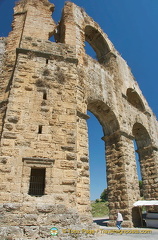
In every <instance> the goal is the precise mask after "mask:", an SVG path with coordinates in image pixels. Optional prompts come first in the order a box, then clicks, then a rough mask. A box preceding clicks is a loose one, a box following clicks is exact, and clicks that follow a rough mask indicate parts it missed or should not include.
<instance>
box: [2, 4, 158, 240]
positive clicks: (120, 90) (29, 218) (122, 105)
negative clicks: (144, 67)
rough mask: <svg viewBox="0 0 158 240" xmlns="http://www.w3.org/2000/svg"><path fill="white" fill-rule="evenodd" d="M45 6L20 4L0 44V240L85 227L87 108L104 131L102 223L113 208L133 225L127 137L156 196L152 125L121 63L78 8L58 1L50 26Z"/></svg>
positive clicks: (134, 184)
mask: <svg viewBox="0 0 158 240" xmlns="http://www.w3.org/2000/svg"><path fill="white" fill-rule="evenodd" d="M53 10H54V5H52V4H51V3H49V1H48V0H41V1H38V0H34V1H33V0H21V1H19V2H18V3H17V4H16V7H15V9H14V21H13V30H12V32H11V33H10V34H9V36H8V38H6V39H5V38H0V69H1V70H2V72H1V79H0V133H1V134H0V136H1V139H0V140H1V152H0V155H1V156H0V174H1V176H0V180H1V186H0V190H1V195H0V202H1V207H0V211H1V213H2V215H1V226H2V228H1V235H0V236H2V238H5V237H8V236H10V237H14V236H16V237H18V236H19V237H21V238H22V239H27V238H30V239H33V238H37V239H38V234H39V239H42V238H44V239H49V238H50V233H49V230H50V228H51V226H52V224H54V225H57V226H59V227H61V226H64V227H66V226H70V225H71V224H73V225H78V226H79V225H80V224H81V223H82V222H86V223H87V224H89V223H90V222H92V216H91V212H90V199H89V182H90V181H89V157H88V156H89V154H88V129H87V120H88V118H89V116H88V115H87V110H89V111H91V112H92V113H93V114H94V115H95V116H96V117H97V119H98V121H99V122H100V124H101V126H102V128H103V132H104V136H103V138H102V140H103V141H105V143H106V144H105V146H106V164H107V178H108V199H109V208H110V220H111V221H110V224H112V225H114V224H115V223H114V216H115V211H116V210H117V209H120V211H121V212H122V214H123V216H124V219H125V220H124V226H132V225H133V222H132V221H134V220H133V219H132V214H131V212H132V206H133V203H134V202H135V201H136V200H138V199H140V192H139V186H138V177H137V173H136V161H135V149H134V144H133V140H135V141H136V143H137V148H138V149H137V152H138V154H139V160H140V165H141V172H142V177H143V192H144V197H145V198H146V199H157V197H158V186H157V183H158V178H157V176H158V162H157V158H158V124H157V120H156V118H155V116H154V114H153V112H152V110H151V109H150V107H149V106H148V104H147V102H146V100H145V98H144V96H143V95H142V92H141V90H140V88H139V86H138V84H137V83H136V81H135V79H134V77H133V75H132V73H131V71H130V69H129V67H128V66H127V64H126V62H125V61H124V60H123V59H122V57H121V56H120V55H119V53H118V52H117V51H116V50H115V48H114V46H113V44H112V43H111V42H110V40H109V39H108V37H107V35H106V34H105V33H103V31H102V30H101V28H100V27H99V25H98V24H97V23H96V22H94V21H93V19H92V18H90V17H89V16H88V15H87V14H86V13H85V12H84V11H83V9H81V8H80V7H78V6H76V5H75V4H73V3H72V2H66V3H65V6H64V10H63V15H62V18H61V21H60V23H59V25H58V26H56V24H55V22H54V21H53V19H52V16H51V15H52V11H53ZM26 13H27V14H26ZM39 23H40V24H39ZM53 34H54V36H55V39H56V42H51V41H49V40H48V38H49V37H50V36H52V35H53ZM85 41H87V42H89V44H90V45H91V46H92V47H93V48H94V49H95V51H96V55H97V58H98V60H94V59H92V58H91V57H89V56H88V55H87V54H86V53H85V49H84V45H85ZM94 131H95V129H94ZM33 174H35V175H33ZM36 174H37V175H36ZM36 178H37V179H36ZM33 179H36V180H37V181H34V180H33ZM39 179H43V180H41V182H40V184H41V185H40V186H42V187H41V188H40V187H39V185H36V184H35V185H34V183H35V182H36V183H39V181H40V180H39ZM32 184H33V185H34V186H33V187H32ZM39 188H40V191H41V192H42V193H41V192H40V194H39V192H38V191H37V190H38V189H39ZM59 203H60V204H61V205H60V204H59ZM16 226H17V228H16ZM80 226H81V225H80ZM11 230H12V231H13V232H12V233H11ZM7 234H8V235H7ZM62 237H63V239H64V238H65V236H61V239H62ZM70 239H71V238H70ZM66 240H67V238H66Z"/></svg>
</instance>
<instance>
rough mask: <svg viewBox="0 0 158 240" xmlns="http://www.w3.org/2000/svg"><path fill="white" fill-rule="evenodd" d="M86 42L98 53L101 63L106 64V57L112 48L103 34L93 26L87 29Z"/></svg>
mask: <svg viewBox="0 0 158 240" xmlns="http://www.w3.org/2000/svg"><path fill="white" fill-rule="evenodd" d="M85 41H86V42H88V43H89V44H90V45H91V47H92V48H93V50H94V51H95V53H96V56H97V57H96V58H97V59H98V61H99V62H100V63H104V62H106V55H107V53H109V52H110V48H109V46H108V44H107V42H106V40H105V39H104V37H103V36H102V34H101V33H100V32H99V31H98V30H97V29H95V28H93V27H92V26H89V25H88V26H86V27H85Z"/></svg>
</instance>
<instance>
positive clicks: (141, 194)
mask: <svg viewBox="0 0 158 240" xmlns="http://www.w3.org/2000/svg"><path fill="white" fill-rule="evenodd" d="M133 145H134V150H135V159H136V168H137V175H138V181H139V190H140V196H141V197H143V189H142V173H141V166H140V159H139V154H138V152H137V150H138V147H137V143H136V140H133Z"/></svg>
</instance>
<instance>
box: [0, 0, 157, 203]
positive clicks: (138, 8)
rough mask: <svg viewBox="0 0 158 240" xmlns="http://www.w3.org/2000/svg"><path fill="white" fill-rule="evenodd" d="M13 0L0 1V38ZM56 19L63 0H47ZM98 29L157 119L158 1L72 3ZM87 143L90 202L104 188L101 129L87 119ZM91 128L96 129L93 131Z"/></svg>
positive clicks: (8, 24) (8, 21) (90, 0)
mask: <svg viewBox="0 0 158 240" xmlns="http://www.w3.org/2000/svg"><path fill="white" fill-rule="evenodd" d="M15 2H16V1H14V0H0V23H1V24H0V36H7V35H8V32H9V31H10V30H11V21H12V14H13V10H12V8H13V6H14V3H15ZM50 2H52V3H54V4H55V6H56V8H55V12H54V14H53V18H54V20H55V21H58V20H59V19H60V14H61V9H62V7H63V6H64V2H65V1H63V0H50ZM72 2H74V3H76V4H77V5H79V6H81V7H83V8H84V9H85V11H86V12H87V13H88V14H89V15H90V16H91V17H92V18H93V19H94V20H95V21H96V22H97V23H98V24H99V25H100V26H101V28H102V29H103V30H104V32H105V33H106V34H107V35H108V36H109V38H110V40H111V41H112V42H113V44H114V46H115V48H116V49H117V50H118V51H119V52H120V54H121V55H122V57H123V58H124V59H125V60H126V61H127V63H128V65H129V67H130V68H131V70H132V73H133V75H134V77H135V79H136V81H137V82H138V84H139V86H140V89H141V90H142V92H143V95H144V96H145V98H146V99H147V101H148V103H149V106H150V107H151V108H152V110H153V112H154V113H155V115H156V116H157V117H158V107H157V106H158V100H157V94H158V27H157V24H158V0H99V1H96V0H74V1H72ZM88 126H89V141H90V174H91V199H93V200H94V199H96V198H99V197H100V194H101V192H102V191H103V189H104V188H105V187H106V183H105V182H106V181H105V178H106V176H105V157H104V155H105V152H104V143H103V141H101V140H100V139H101V137H102V136H103V133H102V129H101V126H100V125H99V123H98V121H96V119H95V118H94V117H93V116H91V119H90V120H88ZM94 126H95V129H97V130H96V131H95V132H94Z"/></svg>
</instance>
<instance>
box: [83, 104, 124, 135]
mask: <svg viewBox="0 0 158 240" xmlns="http://www.w3.org/2000/svg"><path fill="white" fill-rule="evenodd" d="M87 108H88V111H90V112H92V113H93V114H94V115H95V116H96V118H97V119H98V121H99V122H100V124H101V125H102V128H103V132H104V135H105V136H108V135H111V134H112V133H114V132H116V131H117V130H119V129H120V126H119V123H118V120H117V118H116V116H115V114H114V112H113V111H112V110H111V109H110V107H109V106H108V105H107V104H105V103H104V102H102V101H100V100H93V101H91V102H90V103H88V106H87Z"/></svg>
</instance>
